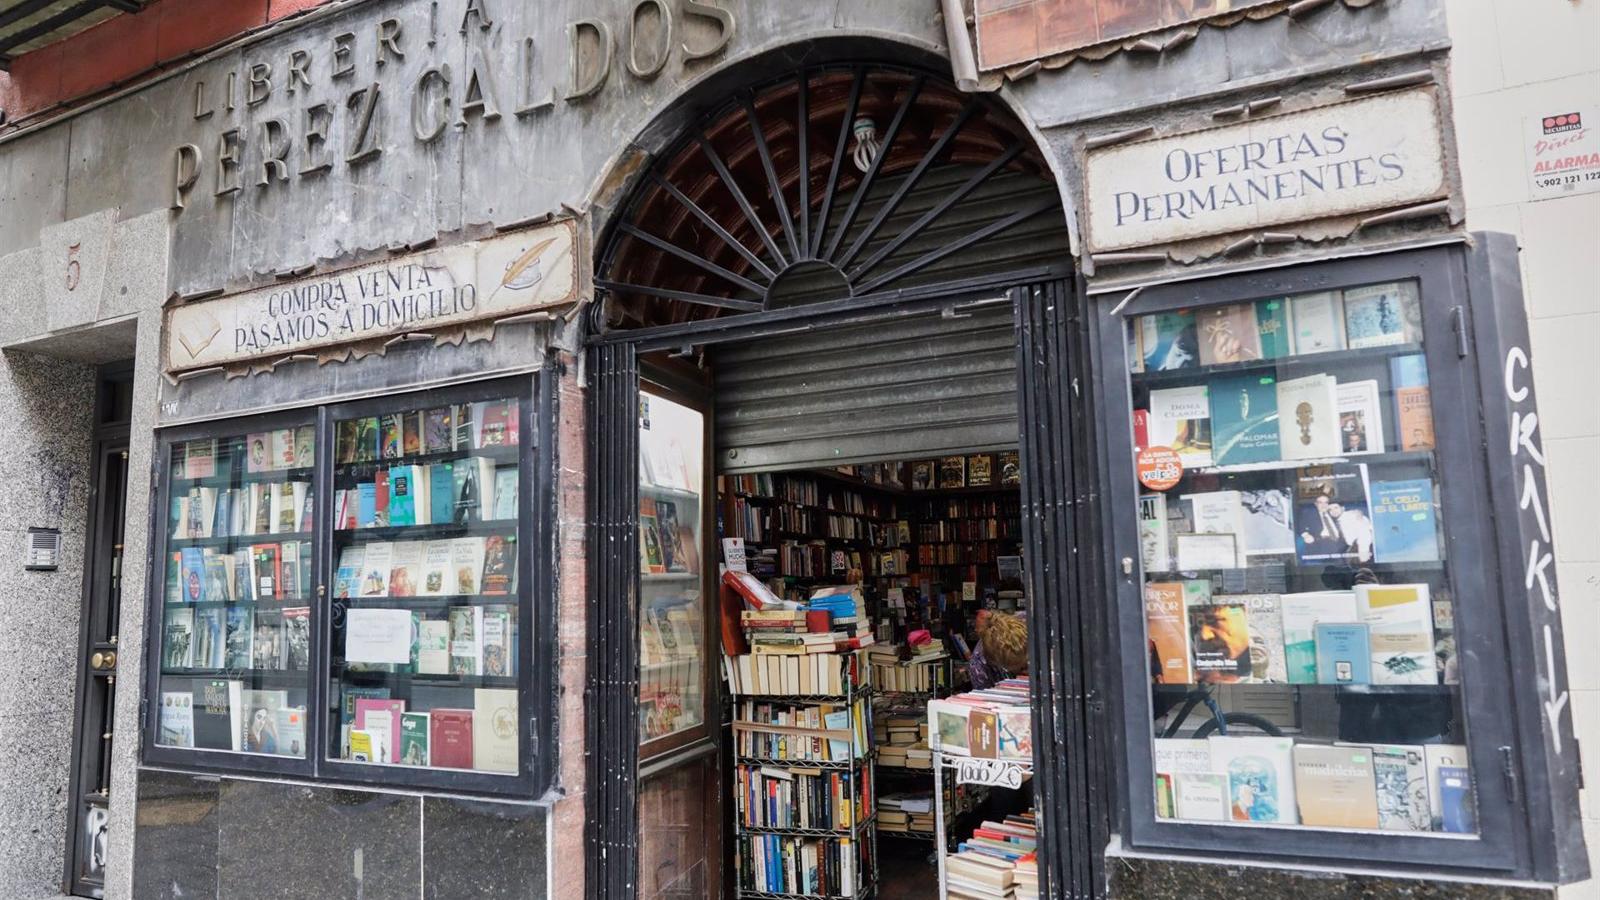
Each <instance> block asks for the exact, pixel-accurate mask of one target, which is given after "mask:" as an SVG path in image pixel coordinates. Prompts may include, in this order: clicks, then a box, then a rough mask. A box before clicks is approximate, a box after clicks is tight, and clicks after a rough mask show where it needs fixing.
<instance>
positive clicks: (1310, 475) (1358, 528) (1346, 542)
mask: <svg viewBox="0 0 1600 900" xmlns="http://www.w3.org/2000/svg"><path fill="white" fill-rule="evenodd" d="M1373 538H1374V534H1373V528H1372V519H1371V517H1370V516H1369V515H1368V513H1367V467H1366V466H1365V465H1359V464H1347V463H1335V464H1332V465H1323V466H1307V467H1303V468H1301V469H1299V470H1298V471H1297V472H1296V475H1295V540H1296V543H1295V552H1296V554H1297V555H1298V557H1299V560H1300V562H1301V563H1305V564H1320V565H1327V564H1330V563H1370V562H1372V553H1373Z"/></svg>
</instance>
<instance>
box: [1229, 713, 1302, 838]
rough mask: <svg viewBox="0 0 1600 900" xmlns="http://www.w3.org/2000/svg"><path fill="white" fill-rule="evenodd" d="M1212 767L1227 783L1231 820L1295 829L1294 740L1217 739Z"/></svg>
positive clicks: (1268, 738)
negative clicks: (1286, 826)
mask: <svg viewBox="0 0 1600 900" xmlns="http://www.w3.org/2000/svg"><path fill="white" fill-rule="evenodd" d="M1207 740H1208V741H1210V742H1211V763H1212V766H1213V767H1214V768H1215V771H1217V772H1219V773H1222V774H1224V775H1226V776H1227V779H1228V817H1229V818H1230V819H1232V820H1233V821H1235V822H1263V823H1274V824H1281V825H1293V824H1295V823H1296V821H1297V819H1298V816H1297V814H1296V808H1295V782H1294V761H1293V754H1294V740H1293V739H1292V738H1279V737H1246V736H1235V735H1226V736H1223V735H1214V736H1212V737H1210V738H1207Z"/></svg>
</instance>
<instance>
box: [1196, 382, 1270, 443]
mask: <svg viewBox="0 0 1600 900" xmlns="http://www.w3.org/2000/svg"><path fill="white" fill-rule="evenodd" d="M1277 385H1278V381H1277V378H1275V377H1274V376H1272V375H1269V374H1262V373H1246V374H1241V375H1233V376H1228V377H1224V378H1216V379H1212V381H1211V382H1210V384H1209V385H1208V390H1207V393H1208V394H1209V400H1210V403H1211V433H1212V456H1213V458H1214V460H1215V462H1216V464H1217V465H1219V466H1231V465H1236V464H1239V463H1257V462H1270V461H1273V460H1276V459H1278V458H1279V452H1278V442H1279V435H1278V389H1277Z"/></svg>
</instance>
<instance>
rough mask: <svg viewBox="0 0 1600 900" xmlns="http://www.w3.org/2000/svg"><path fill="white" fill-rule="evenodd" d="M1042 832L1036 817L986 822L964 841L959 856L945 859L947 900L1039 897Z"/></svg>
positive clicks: (948, 856)
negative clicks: (953, 899)
mask: <svg viewBox="0 0 1600 900" xmlns="http://www.w3.org/2000/svg"><path fill="white" fill-rule="evenodd" d="M1038 844H1039V831H1038V826H1037V824H1036V822H1035V819H1034V816H1033V813H1031V812H1028V813H1023V814H1020V815H1011V816H1006V817H1005V820H1004V821H1000V822H994V821H985V822H984V823H983V824H982V825H980V826H979V827H978V828H977V829H976V830H975V831H974V832H973V834H972V837H970V838H968V839H967V840H965V841H962V842H961V844H960V845H958V847H957V851H958V852H956V853H953V854H949V855H947V856H945V876H946V879H945V880H946V882H947V883H948V886H949V891H948V893H946V895H945V896H946V897H949V898H959V900H990V898H1002V897H1017V898H1022V897H1027V898H1030V900H1031V898H1035V897H1038V896H1039V865H1038V861H1037V858H1036V857H1035V855H1034V854H1035V851H1036V849H1037V848H1038Z"/></svg>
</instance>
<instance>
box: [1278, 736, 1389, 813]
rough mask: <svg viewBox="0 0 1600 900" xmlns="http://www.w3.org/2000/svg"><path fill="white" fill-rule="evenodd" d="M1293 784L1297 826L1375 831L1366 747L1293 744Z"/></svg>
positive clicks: (1375, 808) (1373, 790) (1374, 804)
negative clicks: (1371, 829)
mask: <svg viewBox="0 0 1600 900" xmlns="http://www.w3.org/2000/svg"><path fill="white" fill-rule="evenodd" d="M1294 784H1295V793H1296V795H1297V796H1298V798H1299V802H1300V824H1302V825H1312V826H1319V827H1323V828H1377V827H1378V798H1377V791H1376V785H1375V783H1374V781H1373V772H1372V752H1371V751H1370V750H1368V749H1367V748H1366V747H1352V746H1324V745H1320V744H1296V745H1295V748H1294Z"/></svg>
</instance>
